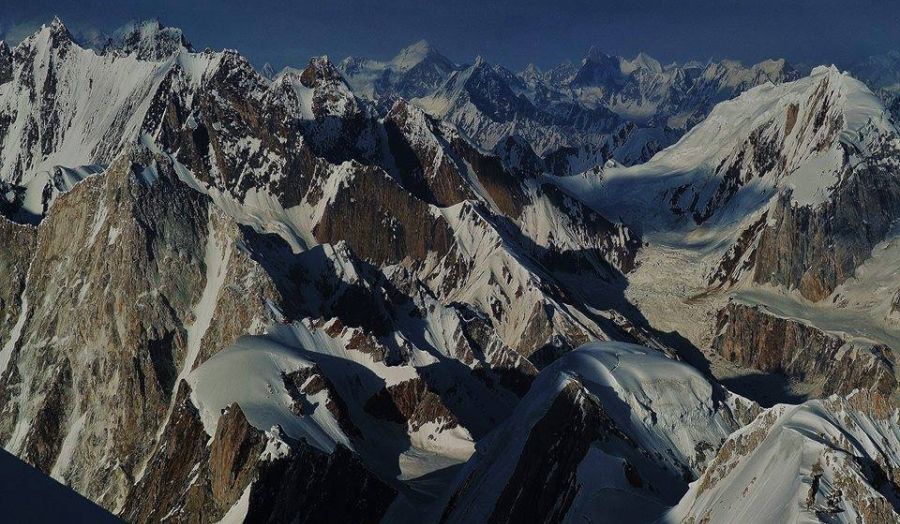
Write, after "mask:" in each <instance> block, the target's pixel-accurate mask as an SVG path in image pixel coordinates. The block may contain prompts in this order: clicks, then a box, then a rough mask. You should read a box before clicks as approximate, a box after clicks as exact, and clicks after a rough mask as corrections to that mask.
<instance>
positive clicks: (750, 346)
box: [713, 302, 897, 396]
mask: <svg viewBox="0 0 900 524" xmlns="http://www.w3.org/2000/svg"><path fill="white" fill-rule="evenodd" d="M717 333H718V335H717V336H716V338H715V339H714V340H713V348H714V349H715V350H716V351H718V352H719V353H720V354H721V355H722V356H724V357H725V358H727V359H729V360H730V361H732V362H734V363H736V364H738V365H741V366H745V367H751V368H755V369H759V370H761V371H766V372H777V373H783V374H784V375H786V376H788V377H790V378H791V379H793V380H797V381H803V382H806V383H808V384H810V385H811V386H812V387H813V390H814V391H815V392H816V393H817V394H819V395H830V394H832V393H839V394H847V393H850V392H851V391H853V390H854V389H857V388H860V389H864V390H867V391H872V392H877V393H879V394H882V395H886V396H890V395H891V394H892V393H893V392H894V391H896V389H897V379H896V377H895V371H894V366H895V358H896V357H895V356H894V353H893V350H892V348H890V347H888V346H886V345H883V344H871V343H869V344H867V343H864V342H858V341H852V340H846V339H844V338H842V337H841V336H839V335H837V334H833V333H829V332H826V331H823V330H820V329H818V328H816V327H815V326H813V325H811V324H809V323H805V322H803V321H801V320H798V319H790V318H782V317H778V316H776V315H774V314H771V313H769V312H768V311H767V310H766V309H765V307H764V306H751V305H745V304H741V303H737V302H731V303H730V304H729V305H728V306H727V307H726V308H725V309H723V310H722V311H720V312H719V316H718V325H717Z"/></svg>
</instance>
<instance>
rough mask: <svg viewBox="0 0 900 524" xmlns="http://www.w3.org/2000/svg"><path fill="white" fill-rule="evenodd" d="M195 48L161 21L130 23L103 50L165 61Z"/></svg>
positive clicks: (178, 31)
mask: <svg viewBox="0 0 900 524" xmlns="http://www.w3.org/2000/svg"><path fill="white" fill-rule="evenodd" d="M182 51H184V52H193V51H194V48H193V47H192V46H191V43H190V42H188V40H187V38H185V36H184V33H183V32H182V31H181V29H179V28H177V27H166V26H164V25H163V24H162V23H161V22H160V21H159V20H155V19H154V20H145V21H143V22H130V23H128V24H126V25H125V26H123V27H122V28H120V29H119V30H118V31H116V33H115V35H113V37H112V38H110V39H109V41H108V42H107V44H106V46H105V47H104V49H103V52H104V53H108V52H119V53H123V54H126V55H128V54H134V55H135V56H136V57H137V58H138V59H140V60H164V59H166V58H168V57H170V56H172V55H174V54H176V53H179V52H182Z"/></svg>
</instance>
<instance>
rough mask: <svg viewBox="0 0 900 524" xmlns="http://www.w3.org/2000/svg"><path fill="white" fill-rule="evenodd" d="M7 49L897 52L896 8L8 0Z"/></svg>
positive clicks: (519, 60)
mask: <svg viewBox="0 0 900 524" xmlns="http://www.w3.org/2000/svg"><path fill="white" fill-rule="evenodd" d="M2 2H3V7H2V9H0V33H4V34H5V35H6V38H7V39H9V40H15V39H16V37H18V36H19V35H21V34H23V33H26V32H28V31H30V30H31V29H33V28H34V27H35V26H36V25H38V24H40V23H41V22H43V21H49V20H50V18H51V17H52V16H53V15H55V14H56V15H59V16H60V17H61V18H62V19H63V20H64V21H65V22H66V24H67V25H68V26H69V27H70V28H71V29H72V30H73V32H78V31H86V30H89V29H99V30H103V31H112V30H114V29H115V28H117V27H119V26H121V25H122V24H124V23H125V22H127V21H129V20H132V19H144V18H159V19H160V20H162V21H163V23H165V24H167V25H175V26H179V27H181V28H183V29H184V30H185V33H186V34H187V37H188V39H189V40H191V41H192V42H193V43H194V45H195V46H196V47H198V48H203V47H206V46H210V47H212V48H222V47H230V48H236V49H238V50H239V51H241V52H242V53H244V54H245V55H247V56H249V57H250V58H251V60H252V61H253V62H254V63H256V64H257V65H261V64H263V63H264V62H267V61H268V62H271V63H272V64H273V65H275V66H279V67H280V66H282V65H288V64H303V63H305V62H306V60H307V59H308V57H310V56H312V55H321V54H328V55H329V56H331V57H332V58H334V59H340V58H343V57H345V56H347V55H357V56H370V57H375V58H387V57H390V56H392V55H393V54H394V53H395V52H396V51H397V50H399V49H400V48H401V47H403V46H405V45H407V44H409V43H411V42H414V41H416V40H419V39H421V38H425V39H427V40H429V41H430V42H431V43H432V44H433V45H434V46H435V47H436V48H438V49H440V50H441V51H443V52H444V54H446V55H447V56H448V57H450V58H451V59H454V60H456V61H459V62H467V61H471V60H472V59H473V58H474V57H475V56H476V55H478V54H481V55H482V56H484V57H485V58H486V59H487V60H488V61H491V62H496V63H501V64H504V65H507V66H509V67H512V68H520V67H522V66H524V65H526V64H527V63H528V62H530V61H533V62H535V63H537V64H538V65H540V66H549V65H552V64H555V63H558V62H560V61H563V60H565V59H573V60H578V59H580V58H581V57H582V56H584V54H585V52H586V51H587V49H588V48H589V47H590V46H592V45H597V46H598V47H600V48H602V49H604V50H605V51H607V52H609V53H611V54H623V55H626V56H631V55H634V54H636V53H637V52H638V51H646V52H648V53H649V54H651V55H653V56H655V57H657V58H659V59H660V60H661V61H663V62H668V61H672V60H678V61H684V60H688V59H706V58H723V57H729V58H737V59H740V60H743V61H745V62H754V61H757V60H760V59H763V58H768V57H782V56H783V57H785V58H788V59H789V60H791V61H793V62H797V63H801V62H802V63H808V64H815V63H826V62H829V63H830V62H834V63H838V64H847V63H849V62H851V61H855V60H858V59H860V58H863V57H865V56H869V55H872V54H879V53H883V52H885V51H888V50H890V49H900V2H898V1H896V0H879V1H875V0H840V1H838V0H680V1H678V0H631V1H625V0H597V1H582V0H557V1H543V2H539V1H534V0H518V1H513V0H454V1H451V0H444V1H429V0H419V1H413V0H323V1H309V0H303V1H294V2H289V1H284V0H257V1H255V2H254V1H244V2H237V1H223V0H220V1H213V0H193V1H188V0H181V1H171V0H166V1H155V2H151V1H146V0H137V1H130V2H129V1H110V0H2Z"/></svg>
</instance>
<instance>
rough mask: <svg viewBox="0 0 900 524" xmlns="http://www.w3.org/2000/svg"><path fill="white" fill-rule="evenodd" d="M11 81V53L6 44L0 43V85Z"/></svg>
mask: <svg viewBox="0 0 900 524" xmlns="http://www.w3.org/2000/svg"><path fill="white" fill-rule="evenodd" d="M12 79H13V65H12V52H11V51H10V50H9V46H8V45H6V42H4V41H0V84H5V83H7V82H9V81H10V80H12Z"/></svg>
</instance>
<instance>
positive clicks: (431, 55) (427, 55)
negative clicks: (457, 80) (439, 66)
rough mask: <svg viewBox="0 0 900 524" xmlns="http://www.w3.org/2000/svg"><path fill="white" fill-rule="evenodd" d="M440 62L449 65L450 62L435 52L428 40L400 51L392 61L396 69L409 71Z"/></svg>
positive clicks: (420, 41)
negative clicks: (423, 64) (429, 62)
mask: <svg viewBox="0 0 900 524" xmlns="http://www.w3.org/2000/svg"><path fill="white" fill-rule="evenodd" d="M435 60H437V61H439V62H444V63H447V64H449V63H450V61H449V60H448V59H447V58H445V57H444V56H443V55H441V54H440V53H439V52H438V51H437V50H435V49H434V48H433V47H432V46H431V44H430V43H428V41H427V40H419V41H418V42H415V43H413V44H411V45H408V46H406V47H404V48H403V49H401V50H400V52H399V53H397V56H395V57H394V58H393V59H392V60H391V64H392V65H393V67H394V68H396V69H397V70H400V71H408V70H410V69H412V68H414V67H416V66H417V65H419V64H421V63H422V62H425V61H435Z"/></svg>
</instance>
